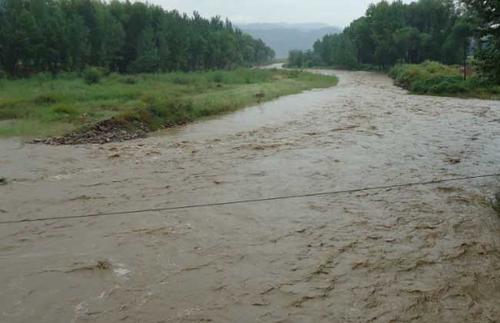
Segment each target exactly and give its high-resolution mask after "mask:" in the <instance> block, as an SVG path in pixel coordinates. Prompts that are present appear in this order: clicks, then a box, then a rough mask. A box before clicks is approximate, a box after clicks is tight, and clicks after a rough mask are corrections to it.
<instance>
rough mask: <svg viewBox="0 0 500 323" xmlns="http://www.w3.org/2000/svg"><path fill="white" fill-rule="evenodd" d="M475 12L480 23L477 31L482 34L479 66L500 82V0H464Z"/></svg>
mask: <svg viewBox="0 0 500 323" xmlns="http://www.w3.org/2000/svg"><path fill="white" fill-rule="evenodd" d="M463 2H464V3H465V5H466V6H467V8H468V9H469V10H470V11H471V12H473V13H474V15H475V17H476V18H477V19H478V21H479V24H478V25H477V26H476V32H478V33H479V35H480V36H481V38H480V41H479V45H480V46H479V50H478V55H477V58H478V66H479V69H480V71H481V72H482V74H483V75H484V76H485V77H486V78H487V79H489V80H490V81H492V82H495V83H497V84H500V0H463Z"/></svg>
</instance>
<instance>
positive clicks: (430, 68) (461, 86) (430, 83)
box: [389, 61, 469, 94]
mask: <svg viewBox="0 0 500 323" xmlns="http://www.w3.org/2000/svg"><path fill="white" fill-rule="evenodd" d="M389 75H390V76H391V77H392V78H394V80H395V82H396V84H397V85H399V86H401V87H403V88H405V89H408V90H410V91H411V92H413V93H417V94H457V93H463V92H466V91H467V90H468V88H469V87H468V82H466V81H464V80H463V78H462V75H461V74H460V69H459V68H458V67H455V66H447V65H443V64H440V63H436V62H430V61H427V62H424V63H422V64H420V65H416V64H406V65H396V66H395V67H393V68H392V69H391V71H390V72H389Z"/></svg>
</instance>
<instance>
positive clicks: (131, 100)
mask: <svg viewBox="0 0 500 323" xmlns="http://www.w3.org/2000/svg"><path fill="white" fill-rule="evenodd" d="M91 74H92V73H91ZM91 76H92V75H91ZM93 76H95V75H93ZM336 83H337V79H336V78H335V77H331V76H321V75H315V74H311V73H305V72H297V71H284V70H260V69H238V70H233V71H209V72H193V73H181V72H179V73H168V74H142V75H119V74H110V75H108V76H102V77H101V76H99V75H97V77H89V76H88V75H85V74H84V75H77V74H62V75H59V76H57V77H55V78H54V77H52V76H51V75H47V74H40V75H37V76H34V77H32V78H29V79H19V80H6V79H3V80H0V136H3V137H12V136H21V137H28V138H29V137H31V138H33V137H48V136H60V135H63V134H65V133H68V132H71V131H75V130H76V131H78V129H84V128H88V127H91V126H92V125H95V124H96V123H97V122H100V121H103V120H107V119H113V120H117V121H119V122H121V123H124V124H128V123H129V124H131V125H133V124H136V123H141V125H142V126H143V127H146V128H147V129H148V130H149V131H154V130H156V129H158V128H161V127H166V126H173V125H178V124H184V123H187V122H190V121H193V120H195V119H199V118H202V117H207V116H211V115H215V114H220V113H225V112H230V111H234V110H236V109H239V108H242V107H245V106H248V105H251V104H255V103H258V102H261V101H268V100H272V99H275V98H277V97H279V96H283V95H289V94H294V93H299V92H301V91H304V90H308V89H312V88H325V87H330V86H333V85H335V84H336Z"/></svg>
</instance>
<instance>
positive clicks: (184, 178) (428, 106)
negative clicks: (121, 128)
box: [0, 71, 500, 323]
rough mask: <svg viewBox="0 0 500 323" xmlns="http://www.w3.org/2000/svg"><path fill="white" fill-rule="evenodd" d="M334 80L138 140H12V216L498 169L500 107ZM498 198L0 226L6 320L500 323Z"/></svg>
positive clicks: (6, 210) (6, 156)
mask: <svg viewBox="0 0 500 323" xmlns="http://www.w3.org/2000/svg"><path fill="white" fill-rule="evenodd" d="M318 72H321V73H331V72H327V71H318ZM335 74H337V75H338V76H339V78H340V83H339V85H338V86H337V87H334V88H331V89H326V90H320V91H310V92H306V93H303V94H299V95H294V96H291V97H286V98H282V99H278V100H276V101H274V102H270V103H266V104H263V105H260V106H257V107H252V108H248V109H245V110H241V111H240V112H237V113H235V114H230V115H226V116H223V117H220V118H217V119H212V120H208V121H204V122H200V123H195V124H192V125H189V126H187V127H183V128H178V129H174V130H169V131H166V133H165V132H164V133H160V134H157V135H154V136H152V137H150V138H146V139H141V140H135V141H129V142H124V143H113V144H108V145H103V146H99V145H83V146H75V147H68V146H60V147H53V146H44V145H25V144H22V143H21V142H20V141H18V140H2V141H0V177H1V176H4V177H6V178H7V180H8V183H7V185H0V220H1V221H9V220H14V221H15V220H20V219H35V218H54V217H56V218H57V217H67V216H79V215H85V214H94V213H100V212H120V211H128V210H139V209H152V208H164V207H170V206H183V205H191V204H203V203H213V202H225V201H234V200H241V199H259V198H266V197H272V196H284V195H289V194H307V193H311V192H322V191H332V190H348V189H356V188H362V187H369V186H380V185H392V184H401V183H408V182H425V181H429V180H435V179H442V178H454V177H463V176H474V175H482V174H490V173H499V172H500V163H499V161H500V102H495V101H481V100H463V99H454V98H438V97H426V96H412V95H408V94H406V93H405V92H404V91H402V90H401V89H399V88H396V87H394V86H393V85H392V83H391V81H390V80H389V79H388V78H387V77H386V76H383V75H379V74H373V73H364V72H341V71H335ZM499 190H500V178H498V177H489V178H480V179H475V180H465V181H456V182H450V183H441V184H434V185H424V186H411V187H399V188H393V189H384V190H374V191H366V192H357V193H353V194H339V195H328V196H319V197H307V198H299V199H291V200H277V201H267V202H259V203H250V204H237V205H227V206H217V207H204V208H196V209H185V210H177V211H170V212H167V211H162V212H153V211H151V212H143V213H135V214H125V213H122V214H120V213H119V214H116V215H113V216H107V217H92V218H78V219H71V220H67V219H59V220H57V219H54V220H50V221H43V222H32V223H18V224H3V225H0V286H1V288H0V322H9V323H10V322H12V323H17V322H50V323H57V322H65V323H66V322H310V323H317V322H407V321H415V322H443V321H449V322H498V318H499V317H500V217H498V216H497V214H496V213H495V212H494V211H493V209H492V208H491V205H490V201H489V200H490V198H492V197H493V196H494V195H495V192H497V191H499Z"/></svg>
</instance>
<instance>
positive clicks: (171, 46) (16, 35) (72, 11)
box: [0, 0, 274, 75]
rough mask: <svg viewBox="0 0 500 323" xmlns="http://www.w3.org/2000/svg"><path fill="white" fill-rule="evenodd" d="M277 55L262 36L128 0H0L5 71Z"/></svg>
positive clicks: (153, 67) (233, 62)
mask: <svg viewBox="0 0 500 323" xmlns="http://www.w3.org/2000/svg"><path fill="white" fill-rule="evenodd" d="M273 57H274V52H273V50H272V49H270V48H269V47H267V46H266V45H265V44H264V43H263V42H262V41H261V40H256V39H254V38H252V37H251V36H249V35H247V34H245V33H243V32H241V31H240V30H239V29H237V28H235V27H234V26H233V25H232V24H231V22H229V21H222V20H221V19H220V18H218V17H215V18H212V19H204V18H202V17H200V15H199V14H197V13H196V12H195V13H194V14H193V16H192V17H190V16H187V15H185V14H180V13H178V12H177V11H166V10H164V9H162V8H161V7H159V6H154V5H149V4H144V3H140V2H136V3H131V2H130V1H128V0H127V1H125V2H122V1H118V0H112V1H103V0H0V70H3V71H4V72H6V73H8V74H9V75H29V74H31V73H35V72H42V71H50V72H54V73H55V72H58V71H75V70H81V69H83V68H85V67H86V66H96V67H101V68H104V69H106V70H109V71H118V72H159V71H173V70H184V71H192V70H202V69H223V68H231V67H234V66H242V65H252V64H257V63H262V62H265V61H267V60H270V59H271V58H273Z"/></svg>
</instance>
